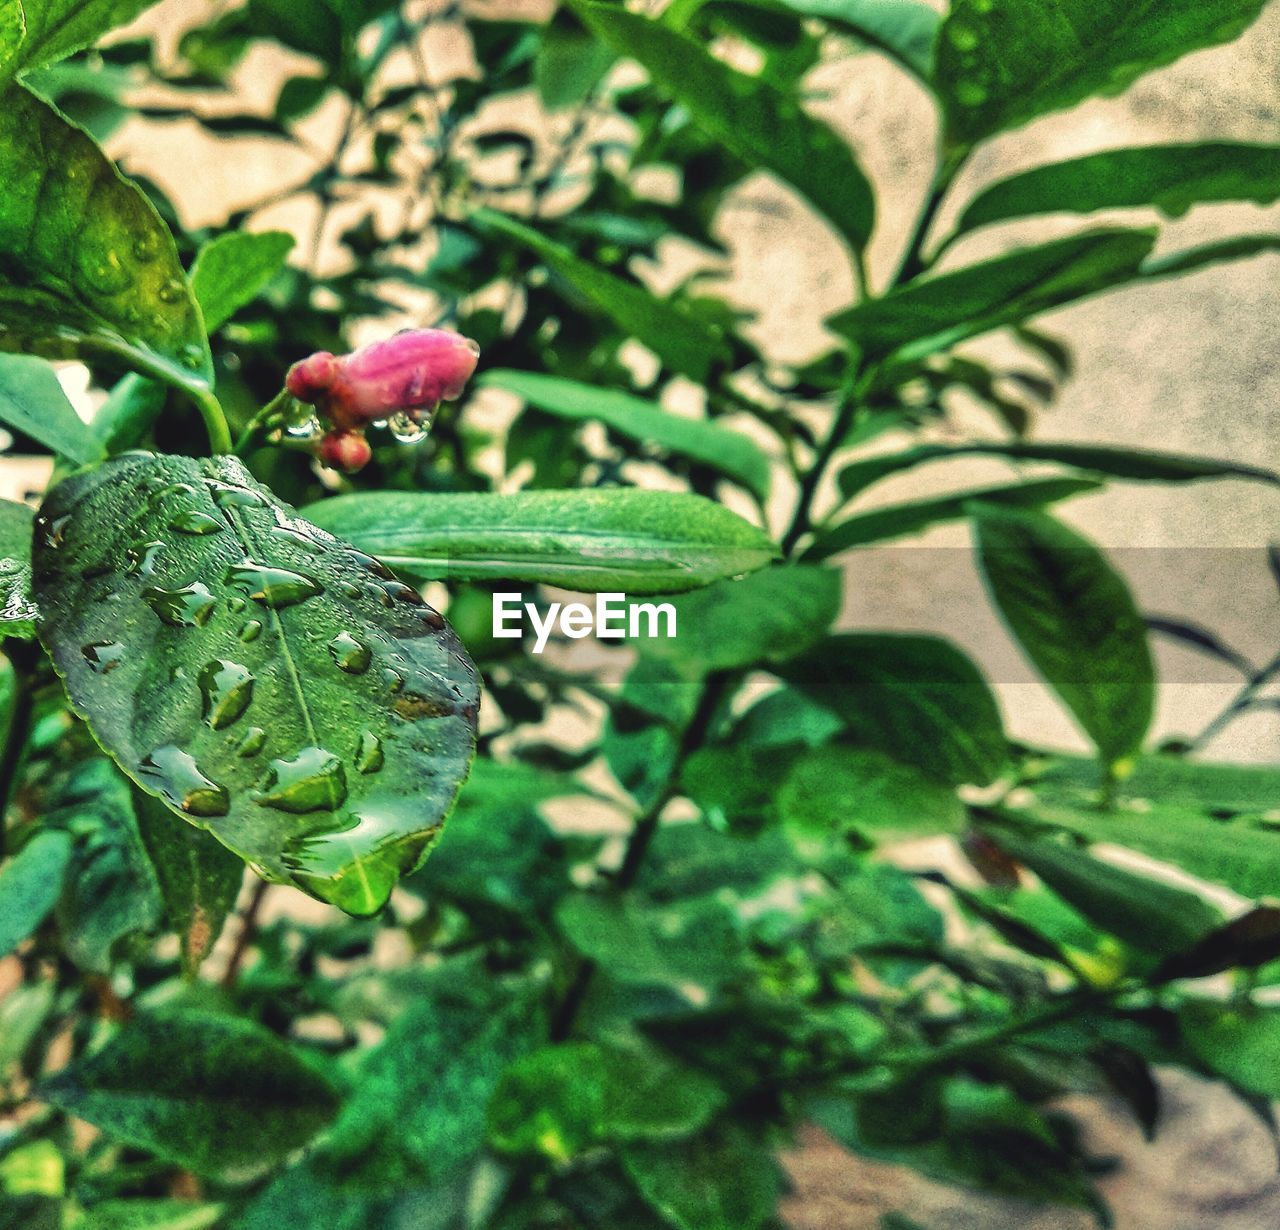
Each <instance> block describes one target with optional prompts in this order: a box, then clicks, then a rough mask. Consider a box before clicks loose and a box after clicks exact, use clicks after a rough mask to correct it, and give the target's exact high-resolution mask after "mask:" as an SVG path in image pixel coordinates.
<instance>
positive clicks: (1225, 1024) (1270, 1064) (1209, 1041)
mask: <svg viewBox="0 0 1280 1230" xmlns="http://www.w3.org/2000/svg"><path fill="white" fill-rule="evenodd" d="M1178 1024H1179V1025H1180V1026H1181V1027H1182V1037H1183V1039H1184V1041H1185V1042H1186V1044H1187V1045H1188V1046H1189V1047H1190V1048H1191V1050H1192V1051H1193V1052H1194V1053H1195V1054H1196V1055H1198V1056H1199V1057H1200V1058H1201V1059H1202V1060H1203V1061H1204V1062H1205V1063H1206V1064H1207V1065H1208V1066H1209V1067H1210V1068H1212V1069H1213V1070H1214V1071H1215V1072H1217V1073H1218V1075H1219V1076H1222V1077H1224V1078H1225V1079H1226V1080H1229V1081H1230V1082H1231V1083H1232V1084H1233V1085H1235V1086H1236V1087H1237V1088H1239V1089H1245V1090H1247V1091H1248V1092H1249V1093H1255V1094H1258V1095H1259V1096H1261V1097H1264V1098H1276V1097H1280V1010H1278V1009H1276V1008H1274V1007H1270V1006H1267V1007H1263V1006H1262V1005H1259V1004H1248V1003H1240V1002H1238V1001H1237V1002H1233V1003H1230V1004H1219V1003H1213V1002H1212V1001H1210V1000H1188V1001H1187V1002H1186V1003H1184V1004H1182V1005H1181V1006H1180V1007H1179V1009H1178Z"/></svg>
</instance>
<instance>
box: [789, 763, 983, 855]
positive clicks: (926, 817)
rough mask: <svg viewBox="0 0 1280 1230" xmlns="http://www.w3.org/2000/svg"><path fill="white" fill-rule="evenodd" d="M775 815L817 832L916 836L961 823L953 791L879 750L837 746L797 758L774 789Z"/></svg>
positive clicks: (954, 828) (947, 829) (802, 830)
mask: <svg viewBox="0 0 1280 1230" xmlns="http://www.w3.org/2000/svg"><path fill="white" fill-rule="evenodd" d="M778 814H779V815H780V816H781V818H782V821H783V823H784V824H787V825H788V826H790V827H792V828H793V829H795V830H796V831H797V832H799V833H801V834H804V835H819V836H826V835H836V834H841V833H849V832H860V833H867V834H869V835H872V836H874V837H883V836H886V835H889V836H892V835H898V834H908V835H910V836H919V835H922V834H933V833H958V832H960V830H961V829H962V828H963V827H964V825H965V809H964V807H963V806H962V804H961V803H960V800H959V799H958V798H957V797H956V794H955V791H954V790H951V789H950V788H948V787H947V786H943V785H940V784H939V783H938V782H935V781H932V780H930V779H929V778H927V777H925V776H924V775H923V774H921V773H920V772H919V771H918V770H916V769H913V768H911V766H909V765H904V764H899V763H898V762H897V761H894V760H890V759H889V757H888V756H885V755H884V754H883V753H881V752H875V751H868V750H866V749H865V748H856V747H843V746H836V745H828V746H826V747H815V748H812V749H810V750H809V751H808V752H806V753H805V755H804V756H802V757H801V758H800V759H799V760H798V761H797V762H796V764H795V765H794V766H793V767H792V769H791V771H790V773H788V774H787V777H786V780H785V781H783V783H782V785H781V787H780V788H779V790H778Z"/></svg>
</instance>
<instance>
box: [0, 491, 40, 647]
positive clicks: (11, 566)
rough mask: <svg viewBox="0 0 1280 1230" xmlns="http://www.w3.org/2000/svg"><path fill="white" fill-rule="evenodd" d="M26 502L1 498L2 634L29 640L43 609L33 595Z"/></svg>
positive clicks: (30, 518) (30, 514)
mask: <svg viewBox="0 0 1280 1230" xmlns="http://www.w3.org/2000/svg"><path fill="white" fill-rule="evenodd" d="M34 518H35V513H34V512H33V511H32V510H31V509H30V508H28V507H27V505H25V504H18V503H15V502H14V501H13V500H0V636H16V637H20V638H22V639H23V640H30V639H31V638H32V637H33V636H35V634H36V624H35V621H36V620H37V619H38V618H39V615H40V612H39V611H38V610H37V609H36V605H35V602H34V600H33V599H32V597H31V523H32V521H33V520H34Z"/></svg>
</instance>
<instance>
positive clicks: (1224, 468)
mask: <svg viewBox="0 0 1280 1230" xmlns="http://www.w3.org/2000/svg"><path fill="white" fill-rule="evenodd" d="M968 456H983V457H1007V458H1009V460H1011V461H1051V462H1057V463H1058V464H1059V465H1065V466H1072V467H1074V468H1075V469H1077V470H1088V471H1091V472H1092V473H1094V474H1105V475H1106V476H1107V477H1109V478H1123V479H1128V480H1129V481H1131V482H1155V483H1190V482H1195V481H1197V480H1198V479H1205V478H1254V479H1257V480H1259V481H1260V482H1265V483H1273V484H1274V483H1280V474H1278V473H1277V472H1276V471H1275V470H1268V469H1262V468H1261V467H1259V466H1251V465H1245V464H1242V463H1240V462H1236V461H1220V460H1218V459H1217V458H1211V457H1191V456H1187V455H1185V454H1180V453H1153V452H1149V451H1148V450H1146V449H1134V448H1111V447H1108V446H1107V445H1104V444H1057V443H1051V442H1041V441H1035V440H1017V441H1010V442H1008V443H1005V442H1002V441H998V440H992V441H985V440H975V441H973V442H971V443H968V444H917V445H914V446H913V447H911V448H908V449H903V450H902V452H900V453H882V454H880V455H879V456H876V457H867V458H864V459H862V460H860V461H854V462H851V463H850V464H849V465H847V466H846V467H845V468H844V469H843V470H842V471H841V472H840V475H839V479H838V482H839V485H840V493H841V495H843V496H844V498H845V499H846V500H848V499H852V498H853V497H854V496H855V495H857V494H858V493H859V492H862V491H865V490H866V489H867V488H868V487H870V486H871V485H872V483H876V482H879V481H880V479H882V478H887V477H889V476H890V475H892V474H900V473H902V472H903V471H905V470H910V469H913V468H914V467H915V466H918V465H923V464H924V463H925V462H928V461H948V460H950V459H951V458H953V457H968Z"/></svg>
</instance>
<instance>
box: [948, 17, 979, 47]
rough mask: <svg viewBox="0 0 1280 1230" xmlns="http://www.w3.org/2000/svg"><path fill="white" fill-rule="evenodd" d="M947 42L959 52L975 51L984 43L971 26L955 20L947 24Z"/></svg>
mask: <svg viewBox="0 0 1280 1230" xmlns="http://www.w3.org/2000/svg"><path fill="white" fill-rule="evenodd" d="M947 40H948V41H949V42H950V43H951V45H952V46H953V47H954V48H955V49H956V50H957V51H973V50H975V49H976V48H977V46H978V44H979V43H980V42H981V41H982V40H981V36H980V35H979V34H978V31H977V30H975V29H974V28H973V27H972V26H971V25H968V24H967V23H965V22H962V21H956V20H954V19H953V20H951V21H949V22H947Z"/></svg>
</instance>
